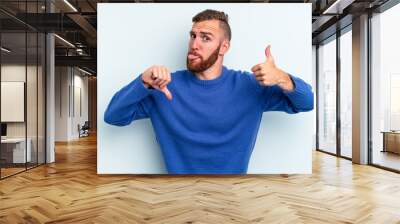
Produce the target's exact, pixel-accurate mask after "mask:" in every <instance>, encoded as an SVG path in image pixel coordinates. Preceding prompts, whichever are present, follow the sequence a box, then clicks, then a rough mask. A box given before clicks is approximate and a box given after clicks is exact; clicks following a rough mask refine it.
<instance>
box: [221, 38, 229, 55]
mask: <svg viewBox="0 0 400 224" xmlns="http://www.w3.org/2000/svg"><path fill="white" fill-rule="evenodd" d="M230 46H231V43H230V41H229V40H227V39H224V40H223V41H222V44H221V48H220V49H219V54H220V55H224V54H226V52H228V50H229V47H230Z"/></svg>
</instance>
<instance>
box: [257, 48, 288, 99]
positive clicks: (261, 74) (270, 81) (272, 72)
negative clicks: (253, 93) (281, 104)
mask: <svg viewBox="0 0 400 224" xmlns="http://www.w3.org/2000/svg"><path fill="white" fill-rule="evenodd" d="M265 57H266V60H265V62H263V63H260V64H257V65H255V66H253V67H252V68H251V71H252V72H253V75H254V76H255V77H256V79H257V81H258V82H259V83H260V85H263V86H273V85H278V86H280V87H281V88H282V89H283V90H286V91H292V90H293V89H294V85H293V82H292V79H291V78H290V76H289V75H288V74H287V73H286V72H284V71H282V70H281V69H279V68H278V67H277V66H276V65H275V61H274V58H273V56H272V54H271V46H270V45H268V46H267V47H266V48H265Z"/></svg>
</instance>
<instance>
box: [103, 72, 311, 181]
mask: <svg viewBox="0 0 400 224" xmlns="http://www.w3.org/2000/svg"><path fill="white" fill-rule="evenodd" d="M289 76H290V78H291V79H292V81H293V83H294V86H295V89H294V90H293V91H291V92H286V91H284V90H282V89H281V88H280V87H279V86H277V85H275V86H269V87H268V86H262V85H260V84H259V83H258V82H257V80H256V79H255V77H254V75H253V74H251V73H248V72H244V71H235V70H231V69H228V68H226V67H225V66H223V69H222V74H221V75H220V76H218V77H217V78H215V79H212V80H200V79H198V78H197V77H196V76H195V74H194V73H192V72H190V71H188V70H181V71H176V72H174V73H172V74H171V78H172V81H171V82H170V83H169V84H168V89H169V90H170V92H171V94H172V97H173V99H172V101H169V100H168V99H167V97H166V96H165V95H164V93H162V92H160V91H158V90H156V89H147V88H146V87H145V86H144V85H143V83H142V81H141V75H139V76H138V77H137V78H136V79H134V80H133V81H132V82H131V83H129V84H128V85H126V86H125V87H123V88H122V89H121V90H119V91H118V92H117V93H116V94H115V95H114V96H113V98H112V99H111V102H110V104H109V105H108V107H107V109H106V111H105V114H104V121H105V122H107V123H109V124H112V125H117V126H124V125H128V124H130V123H131V122H132V121H134V120H139V119H144V118H150V119H151V122H152V124H153V128H154V130H155V134H156V138H157V141H158V143H159V144H160V148H161V151H162V155H163V157H164V161H165V165H166V167H167V170H168V172H169V173H171V174H245V173H246V172H247V168H248V163H249V159H250V156H251V153H252V151H253V148H254V144H255V142H256V137H257V132H258V129H259V126H260V121H261V117H262V114H263V112H264V111H284V112H286V113H289V114H293V113H298V112H303V111H310V110H312V109H313V104H314V103H313V100H314V99H313V93H312V90H311V86H310V85H309V84H307V83H306V82H304V81H303V80H301V79H300V78H298V77H295V76H292V75H289Z"/></svg>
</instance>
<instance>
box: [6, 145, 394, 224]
mask: <svg viewBox="0 0 400 224" xmlns="http://www.w3.org/2000/svg"><path fill="white" fill-rule="evenodd" d="M313 160H314V163H313V174H312V175H289V176H288V175H246V176H178V177H177V176H175V177H174V176H166V175H158V176H152V175H147V176H146V175H119V176H99V175H97V174H96V139H95V137H89V138H84V139H82V140H80V141H75V142H70V143H63V144H57V147H56V163H55V164H50V165H46V166H41V167H39V168H36V169H33V170H29V171H28V172H25V173H22V174H19V175H16V176H13V177H10V178H8V179H5V180H2V181H0V223H45V222H47V223H373V224H377V223H379V224H380V223H384V224H386V223H400V175H399V174H395V173H391V172H388V171H384V170H380V169H377V168H374V167H369V166H360V165H353V164H351V162H350V161H348V160H343V159H338V158H335V157H333V156H330V155H326V154H323V153H320V152H315V153H314V155H313Z"/></svg>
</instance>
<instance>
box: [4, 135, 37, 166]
mask: <svg viewBox="0 0 400 224" xmlns="http://www.w3.org/2000/svg"><path fill="white" fill-rule="evenodd" d="M27 142H28V144H27V146H28V147H26V154H25V138H6V139H1V157H2V159H5V160H6V162H9V163H25V159H27V161H26V162H30V161H31V158H32V154H31V145H32V140H31V139H30V138H27ZM11 158H12V159H11Z"/></svg>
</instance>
